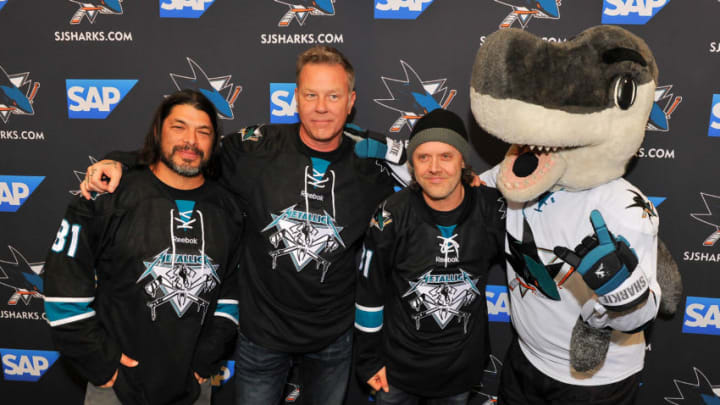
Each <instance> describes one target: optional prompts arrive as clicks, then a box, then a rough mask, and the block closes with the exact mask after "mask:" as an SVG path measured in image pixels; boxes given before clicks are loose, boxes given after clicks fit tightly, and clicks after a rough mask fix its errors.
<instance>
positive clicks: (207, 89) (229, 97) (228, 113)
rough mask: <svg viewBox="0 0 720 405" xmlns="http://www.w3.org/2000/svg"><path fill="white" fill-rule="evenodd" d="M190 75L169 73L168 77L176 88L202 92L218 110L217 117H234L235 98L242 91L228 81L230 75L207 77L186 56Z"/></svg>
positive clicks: (227, 118) (198, 66)
mask: <svg viewBox="0 0 720 405" xmlns="http://www.w3.org/2000/svg"><path fill="white" fill-rule="evenodd" d="M186 59H187V62H188V64H189V65H190V71H191V72H192V76H182V75H179V74H176V73H170V78H171V79H172V81H173V83H175V87H176V88H177V89H178V90H182V89H193V90H197V91H199V92H200V93H202V94H203V95H204V96H205V97H207V98H208V100H210V102H212V103H213V105H214V106H215V109H216V110H217V112H218V117H220V118H222V119H226V120H231V119H233V118H234V114H233V108H234V107H235V100H237V97H238V95H240V92H241V91H242V86H240V85H238V84H233V83H230V79H231V78H232V75H226V76H218V77H208V75H207V74H206V73H205V71H204V70H203V68H201V67H200V65H198V64H197V62H195V61H194V60H192V59H191V58H186Z"/></svg>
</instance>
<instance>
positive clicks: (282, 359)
mask: <svg viewBox="0 0 720 405" xmlns="http://www.w3.org/2000/svg"><path fill="white" fill-rule="evenodd" d="M296 75H297V91H296V92H295V95H296V98H297V108H298V115H299V117H300V122H299V123H298V124H286V125H263V126H256V127H250V128H246V129H243V130H241V131H238V132H237V133H234V134H230V135H228V136H226V137H224V138H223V140H222V148H221V149H222V153H221V156H222V176H221V182H222V184H224V185H225V186H226V187H227V188H228V189H229V190H230V191H232V192H233V193H234V194H235V195H236V196H237V198H238V201H239V202H241V203H242V204H243V205H244V206H245V207H246V209H247V214H248V215H247V218H248V227H247V231H246V232H245V237H246V239H245V241H244V243H245V254H244V255H243V259H242V262H241V267H242V270H243V271H242V277H243V280H242V282H241V283H240V289H241V294H240V317H241V322H240V330H239V332H240V333H239V334H238V344H237V350H236V352H235V356H234V360H235V388H236V394H237V397H236V404H237V405H245V404H268V405H275V404H277V403H279V402H280V400H281V398H282V394H283V388H284V386H285V382H286V380H287V378H288V374H289V370H290V368H291V366H292V364H293V360H294V359H296V358H297V357H302V358H303V360H302V365H303V371H302V374H303V390H302V394H301V395H302V401H303V403H304V404H320V405H339V404H341V403H342V401H343V398H344V395H345V391H346V387H347V382H348V379H349V374H350V365H351V364H350V363H351V358H352V324H353V319H354V307H353V299H354V292H355V259H356V256H357V255H358V253H359V250H360V247H361V245H362V244H361V240H362V237H363V235H364V233H365V230H366V225H367V220H368V218H369V217H370V216H371V215H372V212H373V210H374V209H375V207H376V206H377V204H378V203H379V202H380V201H382V200H383V199H384V198H386V197H387V196H388V195H390V194H391V193H392V190H393V188H392V187H393V185H394V182H393V180H392V178H391V177H390V175H388V174H387V173H383V171H385V172H387V169H383V167H382V166H380V165H378V164H377V162H376V161H375V160H373V159H364V158H360V157H357V156H356V155H355V154H354V148H355V142H354V140H353V139H351V138H350V137H348V136H345V135H344V130H343V128H344V125H345V122H346V120H347V118H348V115H349V114H350V112H351V111H352V108H353V105H354V103H355V91H354V83H355V74H354V70H353V67H352V65H350V63H349V62H348V60H347V59H346V58H345V56H344V55H343V54H342V53H340V51H338V50H337V49H335V48H332V47H328V46H315V47H312V48H310V49H308V50H306V51H305V52H303V53H302V54H300V55H299V57H298V60H297V65H296ZM106 163H108V162H106V161H102V162H99V163H97V164H96V165H94V166H93V167H91V169H107V168H109V167H108V166H103V165H104V164H106ZM111 164H112V163H111ZM114 169H115V170H103V172H105V173H107V175H108V177H110V182H109V184H104V183H103V182H102V181H101V177H100V171H99V170H98V172H97V173H94V176H93V173H90V174H91V175H90V176H89V177H88V180H91V181H88V183H86V184H84V185H83V187H84V190H86V189H87V185H88V184H92V185H93V186H94V187H95V189H100V190H108V191H112V190H113V188H114V187H115V185H116V184H117V183H118V181H119V177H120V175H121V174H122V173H121V171H120V170H119V168H118V166H117V165H116V166H115V167H114Z"/></svg>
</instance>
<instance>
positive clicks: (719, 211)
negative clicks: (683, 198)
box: [690, 193, 720, 246]
mask: <svg viewBox="0 0 720 405" xmlns="http://www.w3.org/2000/svg"><path fill="white" fill-rule="evenodd" d="M700 198H702V200H703V204H705V210H706V211H707V212H705V213H698V214H690V216H691V217H693V218H695V219H697V220H698V221H700V222H702V223H704V224H708V225H710V226H712V227H713V228H715V230H714V231H713V233H711V234H710V236H708V237H707V238H705V241H704V242H703V246H714V245H715V243H716V242H717V241H718V239H720V196H716V195H712V194H706V193H700Z"/></svg>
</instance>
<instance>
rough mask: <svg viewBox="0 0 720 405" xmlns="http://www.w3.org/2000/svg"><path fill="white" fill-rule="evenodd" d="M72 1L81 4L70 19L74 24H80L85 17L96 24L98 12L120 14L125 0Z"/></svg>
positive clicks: (71, 0)
mask: <svg viewBox="0 0 720 405" xmlns="http://www.w3.org/2000/svg"><path fill="white" fill-rule="evenodd" d="M70 2H71V3H75V4H77V5H78V6H80V8H78V10H77V11H76V12H75V14H73V16H72V18H71V19H70V24H72V25H78V24H80V23H81V22H82V20H83V18H85V17H87V20H88V21H90V24H94V23H95V18H97V16H98V14H114V15H120V14H122V13H123V8H122V2H123V0H70Z"/></svg>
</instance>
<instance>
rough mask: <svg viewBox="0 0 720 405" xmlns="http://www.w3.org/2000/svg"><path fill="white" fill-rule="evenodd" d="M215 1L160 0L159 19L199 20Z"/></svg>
mask: <svg viewBox="0 0 720 405" xmlns="http://www.w3.org/2000/svg"><path fill="white" fill-rule="evenodd" d="M213 2H215V0H160V17H161V18H200V17H202V15H203V14H204V13H205V12H206V11H207V9H209V8H210V6H211V5H212V4H213Z"/></svg>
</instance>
